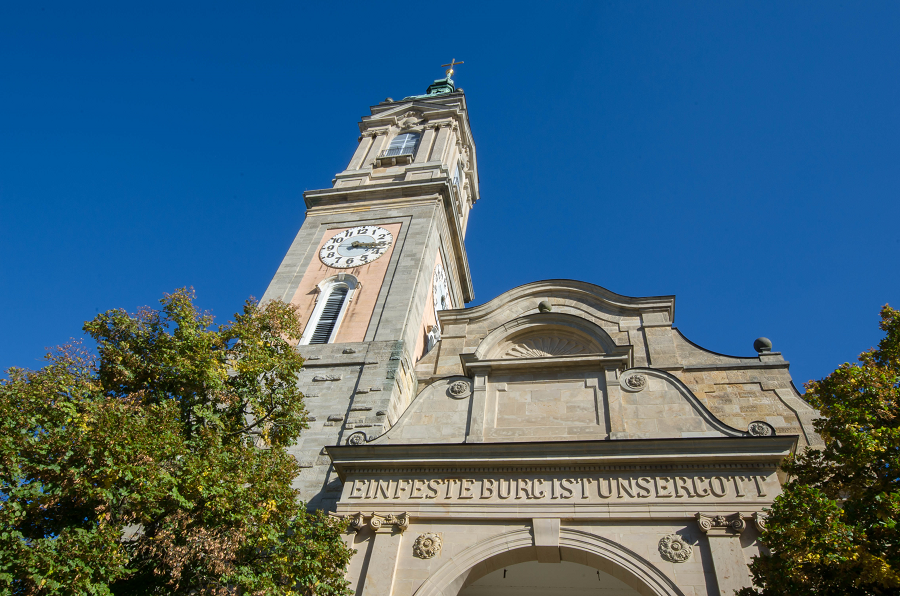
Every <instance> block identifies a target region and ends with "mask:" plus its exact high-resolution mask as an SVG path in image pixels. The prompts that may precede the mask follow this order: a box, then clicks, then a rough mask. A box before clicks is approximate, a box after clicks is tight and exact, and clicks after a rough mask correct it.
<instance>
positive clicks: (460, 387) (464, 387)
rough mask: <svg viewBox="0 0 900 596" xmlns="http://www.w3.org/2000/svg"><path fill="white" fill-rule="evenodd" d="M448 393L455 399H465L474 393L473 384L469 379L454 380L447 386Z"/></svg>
mask: <svg viewBox="0 0 900 596" xmlns="http://www.w3.org/2000/svg"><path fill="white" fill-rule="evenodd" d="M447 393H448V394H449V395H450V397H452V398H453V399H463V398H466V397H469V395H471V394H472V386H471V385H470V384H469V382H468V381H454V382H453V383H450V386H449V387H447Z"/></svg>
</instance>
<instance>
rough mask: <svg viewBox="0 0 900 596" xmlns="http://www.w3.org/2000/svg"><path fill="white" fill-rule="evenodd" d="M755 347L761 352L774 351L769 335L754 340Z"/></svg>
mask: <svg viewBox="0 0 900 596" xmlns="http://www.w3.org/2000/svg"><path fill="white" fill-rule="evenodd" d="M753 349H754V350H756V351H757V352H759V353H760V354H765V353H766V352H771V351H772V341H771V340H770V339H769V338H768V337H758V338H756V341H755V342H753Z"/></svg>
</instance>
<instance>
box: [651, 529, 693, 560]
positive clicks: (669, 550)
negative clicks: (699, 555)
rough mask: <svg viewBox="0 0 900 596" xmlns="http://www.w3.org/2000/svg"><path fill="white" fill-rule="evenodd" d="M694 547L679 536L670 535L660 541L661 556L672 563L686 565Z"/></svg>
mask: <svg viewBox="0 0 900 596" xmlns="http://www.w3.org/2000/svg"><path fill="white" fill-rule="evenodd" d="M693 553H694V547H692V546H691V545H690V544H688V543H687V542H685V541H684V538H682V537H681V536H679V535H678V534H669V535H668V536H663V537H662V538H660V540H659V555H660V556H661V557H662V558H663V559H665V560H666V561H671V562H672V563H684V562H685V561H687V560H688V559H690V558H691V555H692V554H693Z"/></svg>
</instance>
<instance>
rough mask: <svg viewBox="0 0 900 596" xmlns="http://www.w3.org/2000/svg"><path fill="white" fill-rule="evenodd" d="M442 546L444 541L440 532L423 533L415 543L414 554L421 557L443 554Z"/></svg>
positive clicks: (428, 557) (426, 557) (427, 557)
mask: <svg viewBox="0 0 900 596" xmlns="http://www.w3.org/2000/svg"><path fill="white" fill-rule="evenodd" d="M441 546H443V542H442V541H441V536H440V534H432V533H431V532H429V533H426V534H421V535H419V537H418V538H416V542H415V544H413V555H415V556H417V557H419V558H420V559H431V558H434V557H436V556H437V555H439V554H441Z"/></svg>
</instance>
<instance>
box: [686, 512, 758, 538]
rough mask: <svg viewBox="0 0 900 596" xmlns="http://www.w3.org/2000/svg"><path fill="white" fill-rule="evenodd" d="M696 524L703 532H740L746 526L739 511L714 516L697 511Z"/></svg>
mask: <svg viewBox="0 0 900 596" xmlns="http://www.w3.org/2000/svg"><path fill="white" fill-rule="evenodd" d="M697 525H698V526H700V531H702V532H703V533H704V534H740V533H741V532H743V531H744V530H745V529H746V528H747V522H745V521H744V518H743V517H741V514H740V513H732V514H731V515H714V516H709V515H704V514H702V513H698V514H697Z"/></svg>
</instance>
